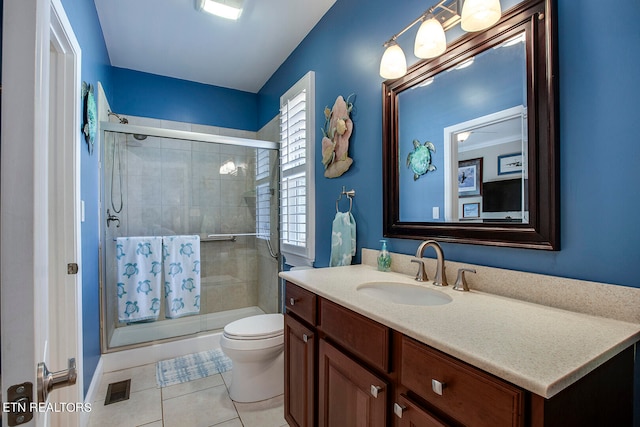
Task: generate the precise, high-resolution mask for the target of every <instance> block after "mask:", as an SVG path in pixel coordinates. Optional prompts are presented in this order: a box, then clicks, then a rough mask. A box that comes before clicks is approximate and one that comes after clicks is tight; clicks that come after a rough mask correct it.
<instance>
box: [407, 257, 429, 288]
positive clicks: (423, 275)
mask: <svg viewBox="0 0 640 427" xmlns="http://www.w3.org/2000/svg"><path fill="white" fill-rule="evenodd" d="M411 262H415V263H417V264H418V272H417V273H416V280H417V281H418V282H426V281H427V280H429V278H428V277H427V271H426V270H425V268H424V261H423V260H421V259H417V258H414V259H412V260H411Z"/></svg>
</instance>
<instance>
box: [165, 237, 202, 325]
mask: <svg viewBox="0 0 640 427" xmlns="http://www.w3.org/2000/svg"><path fill="white" fill-rule="evenodd" d="M162 239H163V240H162V252H163V253H162V259H163V267H164V297H165V316H166V317H168V318H172V319H175V318H178V317H182V316H188V315H191V314H198V313H200V236H198V235H193V236H164V237H163V238H162Z"/></svg>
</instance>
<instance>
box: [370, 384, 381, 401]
mask: <svg viewBox="0 0 640 427" xmlns="http://www.w3.org/2000/svg"><path fill="white" fill-rule="evenodd" d="M381 391H382V387H380V386H379V385H371V396H373V397H376V398H377V397H378V393H380V392H381Z"/></svg>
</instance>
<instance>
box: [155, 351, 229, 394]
mask: <svg viewBox="0 0 640 427" xmlns="http://www.w3.org/2000/svg"><path fill="white" fill-rule="evenodd" d="M230 369H231V359H229V358H228V357H227V356H225V355H224V353H223V352H222V350H220V349H215V350H208V351H203V352H200V353H194V354H188V355H186V356H180V357H176V358H175V359H169V360H161V361H160V362H158V364H157V365H156V380H157V381H158V386H159V387H168V386H170V385H175V384H180V383H184V382H187V381H193V380H197V379H198V378H204V377H208V376H210V375H214V374H218V373H222V372H226V371H228V370H230Z"/></svg>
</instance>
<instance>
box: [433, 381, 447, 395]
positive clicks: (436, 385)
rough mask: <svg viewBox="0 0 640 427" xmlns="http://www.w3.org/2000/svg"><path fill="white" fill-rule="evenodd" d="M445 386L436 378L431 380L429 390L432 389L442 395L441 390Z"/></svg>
mask: <svg viewBox="0 0 640 427" xmlns="http://www.w3.org/2000/svg"><path fill="white" fill-rule="evenodd" d="M446 386H447V385H446V384H445V383H441V382H440V381H438V380H431V390H433V392H434V393H435V394H437V395H439V396H442V390H443V389H444V388H445V387H446Z"/></svg>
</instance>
